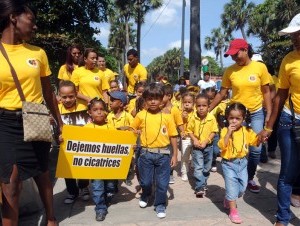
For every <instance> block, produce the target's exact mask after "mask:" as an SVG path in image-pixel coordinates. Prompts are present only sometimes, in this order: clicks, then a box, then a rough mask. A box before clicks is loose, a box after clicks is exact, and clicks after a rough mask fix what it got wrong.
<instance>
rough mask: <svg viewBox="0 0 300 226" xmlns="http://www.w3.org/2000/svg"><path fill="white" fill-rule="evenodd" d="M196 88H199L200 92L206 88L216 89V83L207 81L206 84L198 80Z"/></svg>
mask: <svg viewBox="0 0 300 226" xmlns="http://www.w3.org/2000/svg"><path fill="white" fill-rule="evenodd" d="M198 86H199V87H200V88H201V90H205V89H206V88H209V87H214V88H217V86H216V83H215V82H214V81H213V80H208V81H207V82H206V81H204V80H200V81H199V82H198Z"/></svg>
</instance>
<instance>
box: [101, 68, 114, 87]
mask: <svg viewBox="0 0 300 226" xmlns="http://www.w3.org/2000/svg"><path fill="white" fill-rule="evenodd" d="M100 71H102V72H103V73H104V79H103V85H102V90H109V82H110V81H112V80H114V79H115V77H116V76H115V74H114V72H113V71H112V70H110V69H108V68H105V70H104V71H103V70H100Z"/></svg>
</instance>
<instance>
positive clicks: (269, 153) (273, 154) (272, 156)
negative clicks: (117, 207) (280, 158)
mask: <svg viewBox="0 0 300 226" xmlns="http://www.w3.org/2000/svg"><path fill="white" fill-rule="evenodd" d="M268 156H269V157H270V158H271V159H276V153H275V151H270V152H268Z"/></svg>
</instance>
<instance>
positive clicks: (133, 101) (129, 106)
mask: <svg viewBox="0 0 300 226" xmlns="http://www.w3.org/2000/svg"><path fill="white" fill-rule="evenodd" d="M135 104H136V98H133V99H131V100H130V101H129V103H128V104H127V106H126V110H127V111H128V112H129V113H130V114H131V112H132V111H133V110H134V108H135Z"/></svg>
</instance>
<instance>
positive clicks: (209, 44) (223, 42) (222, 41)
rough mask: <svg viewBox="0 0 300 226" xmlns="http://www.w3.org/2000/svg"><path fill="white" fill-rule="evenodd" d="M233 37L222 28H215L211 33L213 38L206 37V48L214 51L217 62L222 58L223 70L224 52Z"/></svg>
mask: <svg viewBox="0 0 300 226" xmlns="http://www.w3.org/2000/svg"><path fill="white" fill-rule="evenodd" d="M231 39H232V36H231V35H227V34H226V33H225V32H224V31H223V30H222V29H221V28H220V27H219V28H214V29H212V31H211V36H206V37H205V43H204V48H205V49H207V50H211V49H213V50H214V52H215V54H216V60H218V58H219V57H220V65H221V69H223V50H224V51H225V50H226V49H227V47H228V43H229V41H230V40H231Z"/></svg>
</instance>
